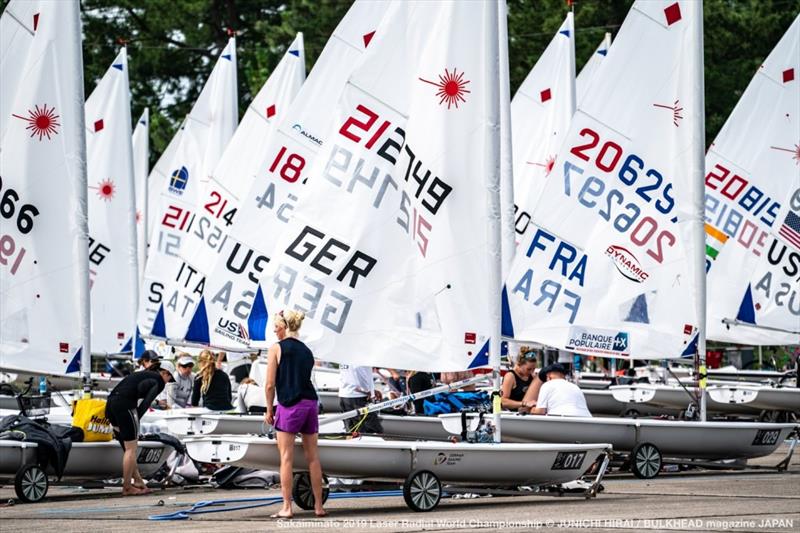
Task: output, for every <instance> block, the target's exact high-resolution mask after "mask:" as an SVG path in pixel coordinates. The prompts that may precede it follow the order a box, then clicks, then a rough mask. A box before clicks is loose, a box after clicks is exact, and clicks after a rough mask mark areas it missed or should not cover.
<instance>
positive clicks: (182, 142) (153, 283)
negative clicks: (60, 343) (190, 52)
mask: <svg viewBox="0 0 800 533" xmlns="http://www.w3.org/2000/svg"><path fill="white" fill-rule="evenodd" d="M237 95H238V89H237V84H236V39H235V38H233V37H232V38H230V39H229V40H228V43H227V44H226V45H225V47H224V48H223V50H222V51H221V52H220V55H219V58H218V59H217V63H216V64H215V66H214V69H213V70H212V71H211V74H210V76H209V79H208V81H207V82H206V84H205V86H204V87H203V90H202V91H201V92H200V95H199V96H198V98H197V101H196V102H195V103H194V105H193V106H192V110H191V111H190V112H189V114H188V115H187V117H186V119H185V120H184V122H183V124H182V125H181V127H180V129H179V130H178V132H177V133H176V135H175V138H174V139H173V141H172V142H171V143H170V145H169V146H168V147H167V150H166V152H165V155H166V154H169V155H170V158H169V159H168V160H164V157H165V156H162V158H161V160H159V162H158V163H157V164H156V166H155V168H154V169H153V172H152V173H151V175H150V180H149V184H148V187H149V188H150V189H151V190H152V191H154V194H155V198H153V196H151V197H150V200H152V201H150V202H149V204H148V208H149V214H148V216H149V217H150V220H149V223H148V228H149V231H150V248H149V251H148V257H147V265H146V267H145V273H144V281H143V286H142V291H141V293H140V298H139V317H138V325H139V329H140V331H142V332H144V334H145V335H152V336H154V337H158V338H162V339H163V338H168V337H170V336H176V334H175V333H173V332H174V331H178V330H180V331H181V332H183V331H185V329H186V326H187V325H188V323H189V320H190V318H191V312H192V310H193V309H194V305H195V304H196V303H197V301H198V297H197V295H198V293H199V292H201V291H202V277H201V276H199V275H196V272H194V271H193V269H192V268H191V266H190V265H186V264H185V263H184V262H183V261H182V260H181V258H180V250H181V243H182V241H183V240H185V239H186V237H187V235H186V233H188V232H198V231H202V230H203V228H201V227H200V225H199V222H198V226H195V225H194V222H195V218H196V216H195V215H196V214H197V207H198V205H199V204H200V198H201V193H202V192H203V189H204V183H205V182H207V181H208V177H209V176H210V175H211V173H212V172H213V170H214V168H215V167H216V165H217V162H218V161H219V158H220V156H221V155H222V153H223V151H224V149H225V146H226V145H227V144H228V141H229V140H230V139H231V137H232V136H233V133H234V131H235V129H236V124H237V123H238V118H239V109H238V96H237ZM173 143H174V144H175V147H174V149H173V148H172V146H173ZM162 160H164V164H163V165H162V164H161V161H162ZM205 229H208V228H205Z"/></svg>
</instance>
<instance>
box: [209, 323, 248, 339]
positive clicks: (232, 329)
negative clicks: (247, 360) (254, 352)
mask: <svg viewBox="0 0 800 533" xmlns="http://www.w3.org/2000/svg"><path fill="white" fill-rule="evenodd" d="M214 331H215V332H217V333H219V334H220V335H222V336H223V337H227V338H229V339H231V340H232V341H236V342H238V343H241V344H248V342H249V341H250V335H249V334H248V333H247V328H245V327H244V326H243V325H241V324H239V323H238V322H233V321H231V320H228V319H226V318H220V319H219V321H218V322H217V327H216V328H214Z"/></svg>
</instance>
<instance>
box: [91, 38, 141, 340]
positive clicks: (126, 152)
mask: <svg viewBox="0 0 800 533" xmlns="http://www.w3.org/2000/svg"><path fill="white" fill-rule="evenodd" d="M86 157H87V173H88V182H89V186H88V187H89V194H88V204H89V285H90V294H91V303H92V347H93V351H94V352H95V353H102V354H117V353H120V352H122V351H124V349H125V347H126V345H127V347H128V349H130V346H131V344H132V342H133V340H134V339H135V336H136V335H135V331H136V306H137V303H138V299H139V293H138V292H139V267H138V253H137V246H136V200H135V189H134V174H133V172H134V169H133V145H132V139H131V105H130V88H129V86H128V56H127V51H126V49H125V48H122V49H121V50H120V51H119V53H118V54H117V57H116V58H114V61H113V62H112V63H111V65H110V66H109V68H108V70H107V71H106V73H105V74H104V75H103V77H102V78H101V79H100V81H99V82H98V84H97V87H96V88H95V90H94V91H93V92H92V94H91V95H90V96H89V98H88V99H87V100H86Z"/></svg>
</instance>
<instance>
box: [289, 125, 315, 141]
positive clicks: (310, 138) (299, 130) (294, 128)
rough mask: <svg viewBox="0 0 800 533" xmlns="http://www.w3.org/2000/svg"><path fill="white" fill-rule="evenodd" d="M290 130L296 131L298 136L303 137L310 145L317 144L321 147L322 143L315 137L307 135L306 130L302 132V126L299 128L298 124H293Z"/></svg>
mask: <svg viewBox="0 0 800 533" xmlns="http://www.w3.org/2000/svg"><path fill="white" fill-rule="evenodd" d="M292 129H293V130H295V131H297V133H299V134H300V135H302V136H303V137H305V138H306V139H308V140H309V141H311V142H312V143H314V144H318V145H319V146H322V141H321V140H319V139H317V138H316V137H314V136H313V135H312V134H310V133H308V132H307V131H306V130H304V129H303V126H301V125H300V124H295V125H294V126H292Z"/></svg>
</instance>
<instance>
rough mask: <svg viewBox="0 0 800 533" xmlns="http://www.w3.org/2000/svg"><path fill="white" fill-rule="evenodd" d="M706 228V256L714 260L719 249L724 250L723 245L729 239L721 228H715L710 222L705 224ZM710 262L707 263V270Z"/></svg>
mask: <svg viewBox="0 0 800 533" xmlns="http://www.w3.org/2000/svg"><path fill="white" fill-rule="evenodd" d="M705 228H706V257H708V259H709V260H711V261H713V260H714V259H716V258H717V256H718V255H719V251H720V250H722V247H723V246H724V245H725V243H726V242H727V241H728V236H727V235H725V234H724V233H722V232H721V231H720V230H718V229H717V228H715V227H714V226H712V225H711V224H709V223H706V224H705ZM709 266H710V263H707V265H706V270H708V267H709Z"/></svg>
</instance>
